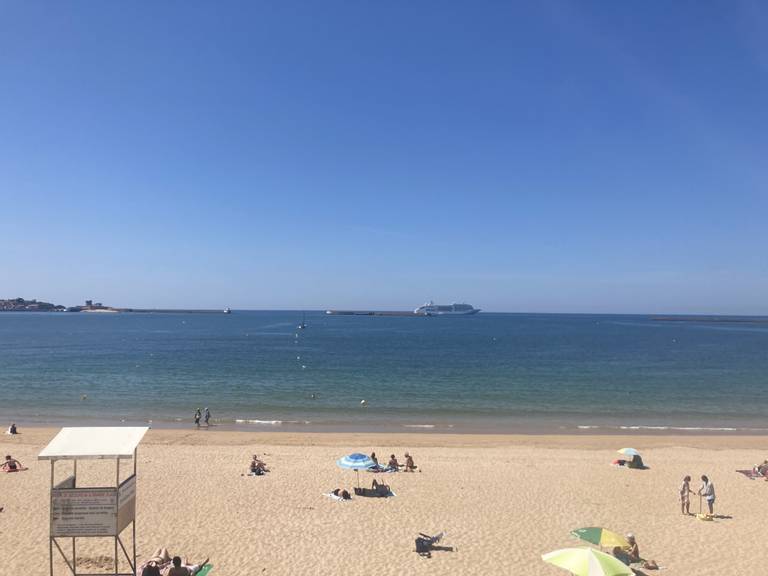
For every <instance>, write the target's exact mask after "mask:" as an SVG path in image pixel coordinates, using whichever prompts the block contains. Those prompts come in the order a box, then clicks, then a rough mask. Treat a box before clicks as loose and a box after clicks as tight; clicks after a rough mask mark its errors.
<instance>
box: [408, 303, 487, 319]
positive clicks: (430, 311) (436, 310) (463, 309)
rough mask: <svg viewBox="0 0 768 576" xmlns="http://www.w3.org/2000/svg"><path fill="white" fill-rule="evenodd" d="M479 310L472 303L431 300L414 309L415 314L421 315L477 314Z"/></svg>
mask: <svg viewBox="0 0 768 576" xmlns="http://www.w3.org/2000/svg"><path fill="white" fill-rule="evenodd" d="M478 312H480V309H479V308H475V307H473V306H472V305H471V304H456V303H454V304H435V303H434V302H432V301H431V300H430V301H429V302H427V303H426V304H424V305H423V306H419V307H418V308H416V310H414V311H413V313H414V314H419V315H421V316H445V315H457V314H460V315H466V314H477V313H478Z"/></svg>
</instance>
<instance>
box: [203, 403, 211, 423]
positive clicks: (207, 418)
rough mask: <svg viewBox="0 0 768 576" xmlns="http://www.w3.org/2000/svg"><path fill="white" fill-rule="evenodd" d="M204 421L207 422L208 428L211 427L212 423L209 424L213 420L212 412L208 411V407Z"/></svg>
mask: <svg viewBox="0 0 768 576" xmlns="http://www.w3.org/2000/svg"><path fill="white" fill-rule="evenodd" d="M204 420H205V426H206V427H208V426H210V423H209V422H210V420H211V411H210V410H208V406H206V407H205V416H204Z"/></svg>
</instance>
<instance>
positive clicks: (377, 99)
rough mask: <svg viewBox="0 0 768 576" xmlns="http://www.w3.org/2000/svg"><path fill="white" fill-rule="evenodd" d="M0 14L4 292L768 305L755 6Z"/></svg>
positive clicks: (238, 304) (354, 6)
mask: <svg viewBox="0 0 768 576" xmlns="http://www.w3.org/2000/svg"><path fill="white" fill-rule="evenodd" d="M0 13H1V14H0V16H1V18H0V243H2V251H3V256H2V261H1V262H2V265H1V266H0V297H15V296H25V297H30V298H33V297H36V298H40V299H45V300H50V301H55V302H59V303H64V304H70V305H71V304H74V303H77V302H79V301H81V300H82V299H84V298H86V297H87V298H94V299H97V300H101V301H104V302H105V303H110V304H114V305H124V306H147V307H151V306H158V307H165V306H179V307H215V308H218V307H223V306H231V307H233V308H256V309H260V308H326V307H374V308H401V307H408V308H409V307H413V306H415V305H417V304H419V303H421V302H422V301H424V300H426V299H429V298H433V299H435V300H436V301H441V302H451V301H464V300H466V301H468V302H471V303H473V304H474V305H476V306H478V307H481V308H483V309H487V310H497V311H551V312H563V311H567V312H701V313H738V314H750V313H752V314H768V297H766V295H767V294H768V256H767V254H768V250H766V248H768V225H767V223H766V215H767V214H768V161H766V158H768V136H767V134H768V106H766V102H768V7H766V5H765V4H764V3H761V2H758V1H755V2H745V3H738V2H735V3H734V2H721V3H717V2H707V3H702V2H673V3H669V2H648V3H643V5H642V6H641V5H639V4H637V3H630V2H594V3H590V2H549V1H544V2H530V3H522V2H520V3H507V2H473V3H466V2H461V3H460V2H270V3H267V2H264V3H259V2H242V3H240V2H188V1H184V2H144V3H140V2H136V3H126V2H123V3H117V2H101V3H99V2H21V1H16V2H5V3H3V4H2V8H0Z"/></svg>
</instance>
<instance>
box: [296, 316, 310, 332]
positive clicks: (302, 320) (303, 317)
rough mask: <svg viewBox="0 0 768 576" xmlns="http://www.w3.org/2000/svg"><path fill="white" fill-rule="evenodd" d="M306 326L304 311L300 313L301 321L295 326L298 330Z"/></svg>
mask: <svg viewBox="0 0 768 576" xmlns="http://www.w3.org/2000/svg"><path fill="white" fill-rule="evenodd" d="M306 327H307V315H306V314H305V313H302V314H301V323H300V324H299V325H298V326H296V328H297V329H298V330H304V328H306Z"/></svg>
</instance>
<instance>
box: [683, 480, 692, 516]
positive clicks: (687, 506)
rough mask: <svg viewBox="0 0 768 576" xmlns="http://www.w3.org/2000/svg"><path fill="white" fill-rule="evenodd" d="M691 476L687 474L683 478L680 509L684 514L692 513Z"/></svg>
mask: <svg viewBox="0 0 768 576" xmlns="http://www.w3.org/2000/svg"><path fill="white" fill-rule="evenodd" d="M691 494H693V490H691V477H690V476H686V477H685V478H683V483H682V484H681V485H680V510H681V511H682V513H683V514H686V515H688V516H690V515H691V496H690V495H691Z"/></svg>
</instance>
